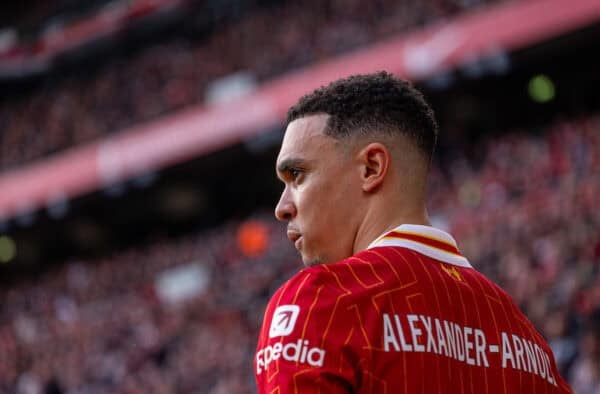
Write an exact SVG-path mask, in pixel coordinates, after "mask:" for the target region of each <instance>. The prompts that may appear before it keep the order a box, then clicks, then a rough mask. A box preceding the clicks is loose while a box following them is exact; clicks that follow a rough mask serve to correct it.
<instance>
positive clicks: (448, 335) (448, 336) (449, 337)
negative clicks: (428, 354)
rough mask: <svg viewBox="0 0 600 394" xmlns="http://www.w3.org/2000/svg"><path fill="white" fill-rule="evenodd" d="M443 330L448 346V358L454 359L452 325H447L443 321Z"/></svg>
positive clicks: (454, 349) (454, 348) (454, 346)
mask: <svg viewBox="0 0 600 394" xmlns="http://www.w3.org/2000/svg"><path fill="white" fill-rule="evenodd" d="M444 328H445V329H446V330H445V331H446V339H447V340H448V346H449V348H450V357H452V358H456V342H454V332H453V330H452V323H448V322H447V321H446V320H444Z"/></svg>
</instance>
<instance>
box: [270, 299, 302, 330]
mask: <svg viewBox="0 0 600 394" xmlns="http://www.w3.org/2000/svg"><path fill="white" fill-rule="evenodd" d="M299 313H300V307H299V306H298V305H280V306H278V307H277V309H275V312H273V319H272V320H271V327H270V328H269V338H275V337H281V336H286V335H290V334H291V333H292V331H293V330H294V326H295V325H296V319H298V314H299Z"/></svg>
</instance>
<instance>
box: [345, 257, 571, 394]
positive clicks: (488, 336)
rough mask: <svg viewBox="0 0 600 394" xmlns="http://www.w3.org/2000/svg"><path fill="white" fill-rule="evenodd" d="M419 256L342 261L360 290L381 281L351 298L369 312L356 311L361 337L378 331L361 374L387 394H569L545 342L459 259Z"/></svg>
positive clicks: (499, 291)
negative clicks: (364, 328) (375, 378)
mask: <svg viewBox="0 0 600 394" xmlns="http://www.w3.org/2000/svg"><path fill="white" fill-rule="evenodd" d="M422 252H423V251H422V250H421V251H419V250H415V248H406V247H397V246H396V247H395V246H387V247H378V248H373V249H371V250H369V251H366V252H363V253H361V254H359V255H357V256H355V257H354V258H352V259H350V261H349V265H350V266H352V265H354V267H349V269H350V270H352V271H354V275H352V276H354V277H360V278H362V279H361V280H362V282H363V283H367V281H368V279H365V278H369V276H373V275H374V276H376V277H379V278H380V279H382V280H383V281H384V282H386V284H385V285H381V286H363V290H362V291H356V292H355V294H354V295H355V297H354V298H355V299H356V300H364V299H369V300H370V302H371V303H372V305H373V306H374V308H372V310H371V312H368V307H365V306H363V307H361V308H359V309H360V310H361V311H362V313H363V314H364V317H363V322H370V324H368V325H369V326H370V327H369V328H368V330H369V331H371V330H373V331H371V332H377V326H378V325H379V332H380V335H381V337H380V338H377V339H375V338H373V339H374V340H373V341H372V344H373V345H374V348H375V349H373V352H372V353H373V355H372V358H371V362H370V364H371V365H370V367H369V368H368V369H370V370H371V372H370V373H371V374H376V375H380V378H381V380H385V381H386V382H387V383H386V386H388V387H387V389H388V392H393V393H419V392H421V393H435V392H444V393H451V392H460V393H478V394H482V393H524V392H526V393H531V394H533V393H540V394H541V393H563V392H564V393H567V392H570V389H569V388H568V385H567V384H566V383H565V382H564V380H563V379H562V378H561V377H560V375H559V374H558V372H557V368H556V364H555V361H554V357H553V355H552V351H551V350H550V348H549V347H548V345H547V344H546V342H545V340H544V339H543V338H542V337H541V335H540V334H539V333H538V332H537V331H536V330H535V328H534V327H533V326H532V324H531V323H530V322H529V320H528V319H527V318H526V317H525V316H524V315H523V313H522V312H521V311H520V310H519V309H518V308H517V307H516V305H515V304H514V302H513V301H512V300H511V299H510V297H509V296H508V295H507V294H506V293H505V292H504V291H503V290H502V289H500V288H499V287H498V286H496V285H495V284H493V283H492V282H491V281H489V280H488V279H487V278H485V277H484V276H483V275H482V274H480V273H479V272H477V271H476V270H475V269H473V268H472V267H470V265H469V264H468V262H467V261H466V259H465V260H464V261H463V262H462V263H457V262H456V261H452V259H447V260H444V259H443V258H441V256H439V255H437V256H435V257H436V258H432V257H430V256H427V255H425V254H423V253H422ZM428 254H430V255H431V253H428ZM365 263H366V264H365ZM367 266H369V268H368V269H366V267H367ZM340 268H341V267H340ZM342 271H343V270H342ZM368 271H370V272H371V273H372V274H370V273H368ZM340 273H341V272H340ZM342 276H344V275H343V274H342ZM342 281H343V280H342ZM348 281H351V279H350V278H349V277H348ZM394 282H395V283H394ZM382 283H383V282H382ZM392 283H393V284H392ZM361 292H363V294H359V293H361ZM364 293H368V296H367V294H364ZM381 371H395V372H394V373H395V374H396V377H398V376H399V375H402V376H403V378H402V379H393V378H389V377H387V376H381V375H382V373H381ZM390 385H391V386H393V387H394V388H393V389H391V390H389V389H390V388H391V387H390Z"/></svg>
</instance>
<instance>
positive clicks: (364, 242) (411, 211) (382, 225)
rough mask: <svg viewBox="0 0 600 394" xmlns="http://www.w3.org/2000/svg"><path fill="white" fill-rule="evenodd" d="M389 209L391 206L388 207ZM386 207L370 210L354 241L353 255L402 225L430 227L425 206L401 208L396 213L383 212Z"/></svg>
mask: <svg viewBox="0 0 600 394" xmlns="http://www.w3.org/2000/svg"><path fill="white" fill-rule="evenodd" d="M387 206H388V207H389V206H390V205H387ZM382 207H386V205H378V206H377V207H375V208H373V209H370V210H369V211H368V212H367V214H366V215H365V218H364V220H363V222H362V223H361V225H360V227H359V229H358V231H357V233H356V237H355V239H354V250H353V254H356V253H358V252H361V251H363V250H365V249H367V247H368V246H369V244H371V242H373V241H374V240H375V239H377V237H379V236H380V235H382V234H385V233H387V232H388V231H391V230H393V229H394V228H396V227H398V226H399V225H401V224H422V225H425V226H429V225H430V222H429V216H428V214H427V209H426V208H425V206H424V205H419V206H418V207H400V208H398V209H396V210H395V211H394V212H390V209H387V210H383V209H381V208H382Z"/></svg>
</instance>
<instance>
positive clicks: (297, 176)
mask: <svg viewBox="0 0 600 394" xmlns="http://www.w3.org/2000/svg"><path fill="white" fill-rule="evenodd" d="M287 173H288V177H289V180H290V181H292V182H294V183H299V182H300V181H302V176H303V175H304V171H303V170H301V169H299V168H290V169H289V170H288V172H287Z"/></svg>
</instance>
